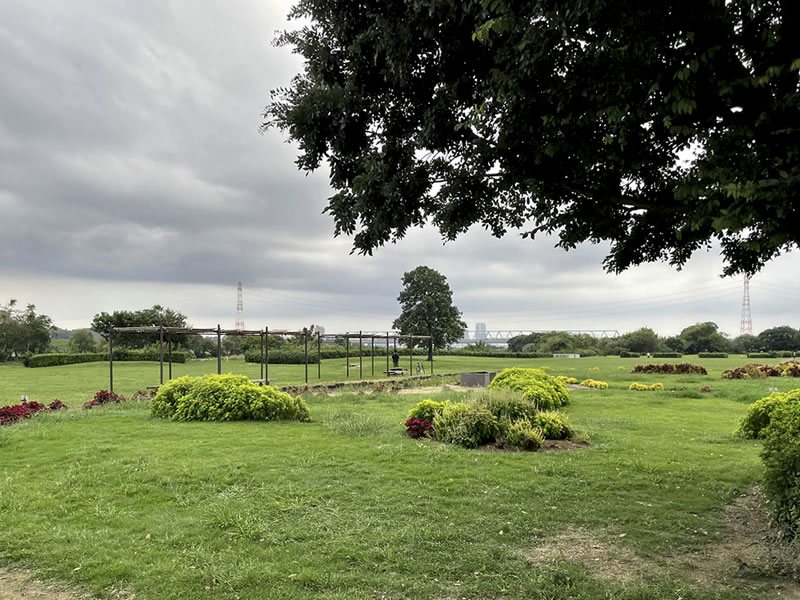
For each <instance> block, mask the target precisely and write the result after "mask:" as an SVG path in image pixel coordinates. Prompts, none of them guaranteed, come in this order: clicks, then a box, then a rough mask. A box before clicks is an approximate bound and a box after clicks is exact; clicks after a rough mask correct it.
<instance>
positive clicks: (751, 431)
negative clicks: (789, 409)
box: [736, 389, 800, 439]
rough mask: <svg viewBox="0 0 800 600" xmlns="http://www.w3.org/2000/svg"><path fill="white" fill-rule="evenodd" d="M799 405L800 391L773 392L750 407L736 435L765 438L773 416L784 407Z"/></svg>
mask: <svg viewBox="0 0 800 600" xmlns="http://www.w3.org/2000/svg"><path fill="white" fill-rule="evenodd" d="M797 403H800V389H797V390H792V391H790V392H773V393H772V394H770V395H769V396H766V397H765V398H761V399H760V400H756V401H755V402H753V403H752V404H751V405H750V406H749V407H748V409H747V413H746V414H745V415H744V417H742V420H741V421H740V423H739V429H737V430H736V434H737V435H740V436H742V437H746V438H750V439H757V438H762V437H764V435H765V430H766V428H767V426H768V425H769V424H770V421H771V418H772V414H773V413H774V412H775V411H776V410H777V409H778V408H781V407H782V406H785V405H787V404H797Z"/></svg>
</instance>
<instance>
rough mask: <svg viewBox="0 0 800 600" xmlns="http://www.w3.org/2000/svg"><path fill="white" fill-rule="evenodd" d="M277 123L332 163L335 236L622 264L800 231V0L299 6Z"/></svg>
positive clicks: (317, 162)
mask: <svg viewBox="0 0 800 600" xmlns="http://www.w3.org/2000/svg"><path fill="white" fill-rule="evenodd" d="M292 16H294V17H298V18H302V19H305V20H307V24H306V25H304V26H303V27H301V28H300V29H298V30H296V31H290V32H287V33H285V34H283V35H282V36H281V37H280V38H279V43H281V44H285V45H288V46H291V47H293V48H294V49H295V51H296V52H297V53H299V54H300V55H301V56H302V57H304V59H305V68H304V71H303V72H302V73H301V74H299V75H298V76H297V77H296V78H295V79H294V80H293V81H292V83H291V85H290V86H289V87H288V88H286V89H279V90H276V91H275V92H274V93H273V97H272V100H271V102H270V103H269V105H268V106H267V108H266V111H265V115H264V127H270V126H277V127H279V128H281V129H283V130H285V131H287V132H288V133H289V136H290V137H291V138H292V139H293V140H294V141H295V142H297V143H298V144H299V147H300V156H299V158H298V165H299V167H300V168H301V169H303V170H306V171H311V170H314V169H316V168H318V167H320V166H322V165H323V164H324V165H325V166H326V167H329V169H330V181H331V184H332V186H333V188H334V189H335V191H336V193H335V194H334V195H333V196H332V197H331V198H330V200H329V204H328V207H327V209H326V210H327V212H329V213H330V214H331V215H332V216H333V218H334V221H335V231H336V233H337V234H341V233H344V234H355V238H354V245H355V249H356V250H358V251H360V252H365V253H371V252H372V251H373V250H374V249H375V248H376V247H378V246H381V245H383V244H384V243H386V242H390V241H394V240H397V239H399V238H401V237H403V236H404V235H405V233H406V232H407V231H408V229H409V228H411V227H415V226H422V225H424V224H426V223H429V222H432V223H433V224H435V226H436V227H438V228H439V230H440V231H441V234H442V236H443V237H444V238H445V239H447V240H452V239H455V238H456V237H457V236H458V235H459V234H461V233H463V232H464V231H466V230H467V228H469V227H470V226H471V225H474V224H478V225H480V226H483V227H484V228H486V229H487V230H489V231H490V232H491V233H492V234H493V235H495V236H502V235H503V234H505V233H506V232H507V231H508V230H510V229H520V230H521V231H522V232H523V234H524V235H525V236H533V235H535V234H539V233H557V235H558V236H559V240H560V241H559V245H560V246H562V247H564V248H573V247H575V246H576V245H577V244H579V243H581V242H585V241H591V242H597V241H602V240H608V241H610V242H611V243H612V247H611V253H610V254H609V256H608V257H607V258H606V268H607V269H608V270H611V271H621V270H624V269H626V268H628V267H630V266H631V265H636V264H639V263H642V262H647V261H654V260H669V261H670V262H671V263H672V264H674V265H682V264H684V263H685V262H686V261H687V260H688V259H689V257H690V256H691V254H692V253H693V252H694V251H695V250H697V249H700V248H704V247H707V246H708V245H709V244H711V243H712V242H713V241H717V242H718V243H719V244H720V245H721V247H722V252H723V254H724V257H725V260H726V267H725V271H726V273H728V274H733V273H737V272H742V271H744V272H748V273H753V272H755V271H757V270H758V269H759V268H761V267H762V266H763V264H764V263H765V262H766V261H768V260H769V259H770V258H772V257H774V256H776V255H777V254H779V253H781V252H782V251H786V250H789V249H791V248H793V247H794V246H796V245H797V244H798V241H799V240H800V215H799V214H798V211H800V203H799V202H797V200H798V189H800V100H799V98H800V95H799V94H798V69H800V47H798V44H797V37H796V36H797V32H798V31H800V2H797V1H796V0H763V1H759V2H756V1H754V0H750V1H748V0H730V1H724V2H723V1H722V0H706V1H700V2H698V1H696V0H692V1H673V2H666V3H665V2H652V1H650V0H622V1H621V0H613V1H611V0H569V1H566V0H561V1H558V0H549V1H548V0H540V1H533V2H531V1H524V2H523V1H514V0H402V1H401V0H361V1H359V2H353V1H352V0H300V2H298V3H297V5H296V6H295V8H294V10H293V12H292Z"/></svg>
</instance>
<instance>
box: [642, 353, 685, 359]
mask: <svg viewBox="0 0 800 600" xmlns="http://www.w3.org/2000/svg"><path fill="white" fill-rule="evenodd" d="M650 356H652V357H653V358H680V357H682V356H683V354H681V353H680V352H653V353H652V354H651V355H650Z"/></svg>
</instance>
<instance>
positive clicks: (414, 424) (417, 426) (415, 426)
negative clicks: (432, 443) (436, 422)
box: [406, 418, 433, 440]
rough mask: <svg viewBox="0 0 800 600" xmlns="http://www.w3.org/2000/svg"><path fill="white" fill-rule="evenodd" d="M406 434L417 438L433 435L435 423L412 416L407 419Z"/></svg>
mask: <svg viewBox="0 0 800 600" xmlns="http://www.w3.org/2000/svg"><path fill="white" fill-rule="evenodd" d="M406 435H407V436H408V437H412V438H414V439H415V440H417V439H419V438H421V437H433V423H431V422H430V421H428V420H426V419H415V418H410V419H408V420H406Z"/></svg>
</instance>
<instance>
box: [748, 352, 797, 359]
mask: <svg viewBox="0 0 800 600" xmlns="http://www.w3.org/2000/svg"><path fill="white" fill-rule="evenodd" d="M795 354H796V353H795V352H791V351H790V350H781V351H779V352H751V353H750V354H748V355H747V358H792V357H793V356H794V355H795Z"/></svg>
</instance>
